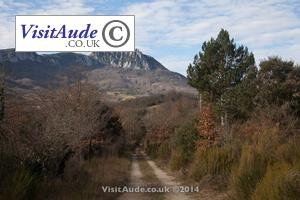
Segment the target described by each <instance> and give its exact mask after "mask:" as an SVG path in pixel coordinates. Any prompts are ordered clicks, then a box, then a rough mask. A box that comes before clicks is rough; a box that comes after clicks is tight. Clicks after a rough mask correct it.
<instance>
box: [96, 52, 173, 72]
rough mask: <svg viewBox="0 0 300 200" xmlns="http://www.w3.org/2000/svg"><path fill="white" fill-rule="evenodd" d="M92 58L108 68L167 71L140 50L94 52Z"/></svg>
mask: <svg viewBox="0 0 300 200" xmlns="http://www.w3.org/2000/svg"><path fill="white" fill-rule="evenodd" d="M90 57H91V58H93V59H95V60H97V61H98V62H100V63H102V64H103V65H105V66H108V67H117V68H130V69H143V70H146V71H148V70H157V69H159V70H167V69H166V68H165V67H164V66H163V65H162V64H161V63H159V62H158V61H157V60H155V59H154V58H153V57H151V56H148V55H146V54H143V53H142V52H141V51H140V50H139V49H135V51H133V52H93V53H91V55H90Z"/></svg>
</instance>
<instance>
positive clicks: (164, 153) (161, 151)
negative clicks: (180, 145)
mask: <svg viewBox="0 0 300 200" xmlns="http://www.w3.org/2000/svg"><path fill="white" fill-rule="evenodd" d="M170 155H171V148H170V145H169V143H168V142H164V143H162V144H161V145H160V146H159V148H158V155H157V156H158V158H159V159H161V160H164V161H169V160H170Z"/></svg>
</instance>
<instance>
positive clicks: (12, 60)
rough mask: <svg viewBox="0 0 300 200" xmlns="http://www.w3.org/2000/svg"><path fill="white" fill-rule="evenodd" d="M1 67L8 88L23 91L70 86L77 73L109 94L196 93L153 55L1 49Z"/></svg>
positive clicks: (182, 78) (135, 52)
mask: <svg viewBox="0 0 300 200" xmlns="http://www.w3.org/2000/svg"><path fill="white" fill-rule="evenodd" d="M0 64H1V65H3V67H4V70H5V72H6V74H7V76H8V82H9V85H10V86H12V87H17V88H24V89H37V88H44V87H48V86H51V85H57V84H58V83H60V82H62V81H64V82H67V83H71V82H72V81H70V80H72V79H74V78H75V77H74V76H75V75H74V72H76V73H80V74H81V75H82V76H83V81H84V82H88V83H91V84H93V85H96V86H97V87H98V88H99V89H100V90H104V91H106V92H114V93H122V94H128V95H148V94H157V93H164V92H168V91H170V90H177V91H184V92H187V93H194V92H195V91H194V90H193V89H192V88H191V87H189V86H188V85H187V84H186V78H185V77H184V76H183V75H181V74H178V73H176V72H172V71H169V70H168V69H167V68H165V67H164V66H163V65H162V64H161V63H159V62H158V61H157V60H156V59H154V58H153V57H151V56H148V55H145V54H143V53H142V52H141V51H139V50H135V51H134V52H93V53H91V54H90V55H83V54H77V53H56V54H43V55H40V54H37V53H34V52H32V53H31V52H30V53H27V52H26V53H23V52H18V53H16V52H15V50H14V49H5V50H0Z"/></svg>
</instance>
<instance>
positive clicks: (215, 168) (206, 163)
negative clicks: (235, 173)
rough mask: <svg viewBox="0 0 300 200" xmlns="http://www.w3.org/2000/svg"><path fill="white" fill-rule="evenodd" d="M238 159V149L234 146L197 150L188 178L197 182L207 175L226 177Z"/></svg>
mask: <svg viewBox="0 0 300 200" xmlns="http://www.w3.org/2000/svg"><path fill="white" fill-rule="evenodd" d="M238 158H239V148H238V147H234V146H223V147H210V148H207V149H199V150H198V151H197V152H196V154H195V159H194V162H193V163H192V165H191V170H190V177H191V178H193V179H195V180H197V181H199V180H200V179H201V178H202V177H203V176H205V175H208V174H210V175H222V176H224V177H227V176H229V174H230V172H231V169H232V166H233V165H234V164H235V163H236V162H237V161H238Z"/></svg>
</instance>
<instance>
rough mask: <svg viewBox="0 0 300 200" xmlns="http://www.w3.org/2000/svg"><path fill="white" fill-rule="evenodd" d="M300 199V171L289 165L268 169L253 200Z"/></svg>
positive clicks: (277, 165)
mask: <svg viewBox="0 0 300 200" xmlns="http://www.w3.org/2000/svg"><path fill="white" fill-rule="evenodd" d="M299 197H300V170H299V169H295V167H292V166H291V165H288V164H276V165H274V166H271V167H268V169H267V172H266V175H265V177H264V178H263V180H262V181H261V182H260V183H258V184H257V187H256V190H255V192H254V194H253V196H252V198H251V199H252V200H261V199H264V200H296V199H299Z"/></svg>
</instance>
